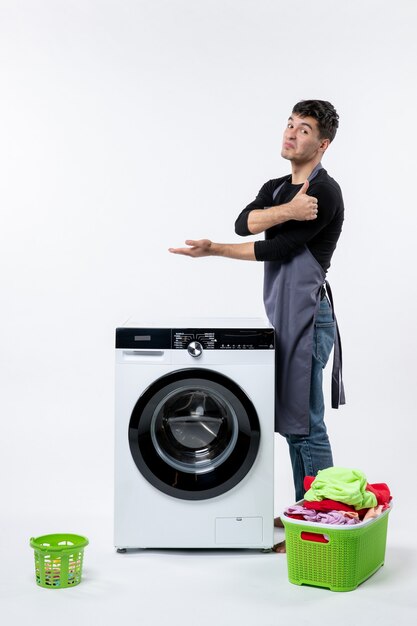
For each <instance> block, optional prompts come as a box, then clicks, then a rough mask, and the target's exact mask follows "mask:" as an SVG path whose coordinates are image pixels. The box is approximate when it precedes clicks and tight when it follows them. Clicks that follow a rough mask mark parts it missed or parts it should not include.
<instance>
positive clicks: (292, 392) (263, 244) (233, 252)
mask: <svg viewBox="0 0 417 626" xmlns="http://www.w3.org/2000/svg"><path fill="white" fill-rule="evenodd" d="M338 119H339V116H338V114H337V113H336V110H335V109H334V107H333V106H332V105H331V104H330V103H329V102H326V101H323V100H304V101H301V102H299V103H298V104H296V105H295V106H294V108H293V110H292V113H291V115H290V117H289V119H288V124H287V127H286V129H285V131H284V136H283V142H282V150H281V156H282V157H283V158H284V159H287V160H288V161H290V163H291V174H290V175H288V176H284V177H282V178H278V179H274V180H270V181H268V182H267V183H265V184H264V185H263V187H262V188H261V190H260V191H259V193H258V195H257V197H256V199H255V200H254V201H253V202H251V203H250V204H249V205H248V206H247V207H246V208H245V209H244V210H243V211H242V212H241V213H240V215H239V216H238V218H237V220H236V224H235V229H236V233H237V234H239V235H243V236H245V235H254V234H258V233H261V232H264V233H265V239H264V240H261V241H256V242H250V243H239V244H223V243H214V242H212V241H210V240H209V239H201V240H198V241H194V240H187V241H186V242H185V243H186V245H187V246H188V247H187V248H170V252H173V253H175V254H184V255H188V256H191V257H202V256H224V257H229V258H233V259H242V260H257V261H263V262H264V263H265V272H264V304H265V310H266V313H267V315H268V318H269V320H270V322H271V323H272V324H273V326H274V327H275V330H276V335H277V346H276V354H277V363H276V365H277V367H276V376H277V384H276V415H275V430H276V431H277V432H279V433H280V434H281V435H283V436H284V437H286V439H287V442H288V445H289V450H290V457H291V463H292V468H293V476H294V485H295V497H296V500H297V501H298V500H301V499H302V498H303V496H304V488H303V480H304V477H305V476H315V475H316V474H317V472H318V471H319V470H320V469H324V468H326V467H330V466H332V465H333V458H332V452H331V447H330V442H329V438H328V436H327V430H326V426H325V423H324V400H323V390H322V375H323V368H324V367H325V365H326V363H327V360H328V358H329V355H330V352H331V350H332V347H333V344H334V341H335V338H336V344H335V362H334V366H333V373H332V379H333V383H334V385H333V389H332V405H333V407H335V408H336V407H338V405H339V403H340V404H343V403H344V392H343V383H342V380H341V359H340V356H341V353H340V345H339V336H338V332H337V328H336V322H335V317H334V313H333V310H332V305H331V303H330V301H329V299H328V297H327V295H326V287H327V290H329V287H328V283H327V282H326V283H325V278H326V272H327V270H328V269H329V267H330V260H331V258H332V255H333V252H334V250H335V248H336V244H337V241H338V239H339V236H340V233H341V230H342V224H343V219H344V206H343V198H342V193H341V191H340V187H339V185H338V184H337V183H336V182H335V181H334V180H333V179H332V178H331V177H330V176H329V175H328V174H327V172H326V170H325V169H324V168H323V167H322V166H321V160H322V157H323V155H324V153H325V152H326V150H327V148H328V147H329V145H330V143H331V142H332V140H333V139H334V137H335V135H336V131H337V128H338V125H339V123H338ZM325 284H326V287H325Z"/></svg>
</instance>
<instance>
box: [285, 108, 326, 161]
mask: <svg viewBox="0 0 417 626" xmlns="http://www.w3.org/2000/svg"><path fill="white" fill-rule="evenodd" d="M329 143H330V142H329V140H328V139H321V138H320V135H319V130H318V123H317V120H315V119H314V117H309V116H307V117H300V116H299V115H297V114H296V113H292V114H291V115H290V117H289V119H288V124H287V128H286V129H285V131H284V136H283V140H282V150H281V156H282V157H283V158H284V159H288V160H289V161H292V162H294V163H298V164H303V163H308V162H310V161H313V160H315V159H316V157H317V156H319V157H320V158H321V156H322V154H323V153H324V152H325V150H326V149H327V147H328V145H329Z"/></svg>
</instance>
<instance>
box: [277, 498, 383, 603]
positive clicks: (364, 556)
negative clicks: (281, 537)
mask: <svg viewBox="0 0 417 626" xmlns="http://www.w3.org/2000/svg"><path fill="white" fill-rule="evenodd" d="M391 508H392V503H391V505H390V508H388V509H386V510H385V511H384V512H383V513H382V514H381V515H380V516H379V517H377V518H375V519H372V520H369V521H367V522H361V523H360V524H356V525H352V526H350V525H345V526H337V525H334V526H333V525H329V524H319V523H317V522H305V521H302V520H296V519H292V518H290V517H287V516H286V515H285V513H284V514H283V515H282V516H281V519H282V521H283V524H284V527H285V541H286V548H287V564H288V579H289V581H290V582H291V583H293V584H295V585H313V586H315V587H326V588H327V589H331V590H332V591H352V590H353V589H356V587H357V586H358V585H360V584H361V583H362V582H364V581H365V580H366V579H367V578H369V577H370V576H372V574H374V573H375V572H376V571H377V570H378V569H379V568H380V567H381V566H382V565H383V564H384V560H385V548H386V541H387V526H388V514H389V512H390V510H391Z"/></svg>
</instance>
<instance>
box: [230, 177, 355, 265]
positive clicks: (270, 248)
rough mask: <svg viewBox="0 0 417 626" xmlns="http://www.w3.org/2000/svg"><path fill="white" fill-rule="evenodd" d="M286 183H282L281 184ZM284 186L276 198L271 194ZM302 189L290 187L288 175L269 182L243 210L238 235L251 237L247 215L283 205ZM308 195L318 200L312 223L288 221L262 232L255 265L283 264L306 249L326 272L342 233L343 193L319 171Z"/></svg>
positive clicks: (236, 223) (237, 227)
mask: <svg viewBox="0 0 417 626" xmlns="http://www.w3.org/2000/svg"><path fill="white" fill-rule="evenodd" d="M284 181H285V182H284ZM282 182H284V185H283V187H282V188H281V190H280V191H279V193H278V195H277V197H276V198H275V199H273V193H274V191H275V189H277V187H279V186H280V184H281V183H282ZM301 187H302V185H293V184H292V183H291V175H290V176H284V177H282V178H276V179H273V180H269V181H268V182H267V183H265V184H264V185H263V186H262V188H261V189H260V191H259V193H258V195H257V197H256V198H255V200H254V201H253V202H251V203H250V204H248V206H247V207H246V208H245V209H243V211H242V212H241V213H240V215H239V216H238V218H237V220H236V222H235V231H236V233H237V234H238V235H242V236H247V235H251V234H252V233H251V232H250V231H249V229H248V215H249V213H250V212H251V211H253V210H254V209H264V208H268V207H270V206H276V205H279V204H286V203H287V202H290V200H292V199H293V198H294V196H295V195H296V194H297V193H298V192H299V191H300V189H301ZM307 193H308V195H310V196H314V197H315V198H317V200H318V214H317V218H316V219H315V220H309V221H297V220H289V221H287V222H284V223H283V224H279V225H277V226H273V227H272V228H268V230H266V231H265V240H261V241H256V242H255V257H256V260H257V261H284V260H286V259H289V258H291V257H293V256H294V255H296V254H297V252H300V251H301V250H303V249H304V246H305V245H307V247H308V249H309V250H310V252H311V253H312V255H313V256H314V257H315V259H316V260H317V261H318V262H319V263H320V265H321V266H322V268H323V269H324V271H325V272H326V271H327V270H328V269H329V267H330V260H331V258H332V255H333V252H334V250H335V248H336V244H337V240H338V239H339V236H340V233H341V231H342V224H343V219H344V205H343V197H342V192H341V190H340V187H339V185H338V184H337V182H336V181H335V180H334V179H333V178H331V177H330V176H329V175H328V173H327V172H326V170H325V169H320V170H319V172H318V173H317V175H316V176H315V177H314V178H313V180H312V181H311V182H310V186H309V188H308V192H307Z"/></svg>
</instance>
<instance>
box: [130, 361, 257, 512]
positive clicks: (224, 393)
mask: <svg viewBox="0 0 417 626" xmlns="http://www.w3.org/2000/svg"><path fill="white" fill-rule="evenodd" d="M259 439H260V426H259V419H258V416H257V413H256V410H255V407H254V405H253V404H252V402H251V401H250V399H249V398H248V396H247V395H246V394H245V393H244V391H243V390H242V389H241V388H240V387H239V386H238V385H237V384H236V383H235V382H234V381H233V380H231V379H230V378H228V377H226V376H224V375H222V374H220V373H219V372H215V371H211V370H206V369H204V370H203V369H186V370H177V371H175V372H173V373H171V374H168V375H166V376H163V377H161V378H159V379H158V380H156V381H155V382H154V383H153V384H152V385H151V386H150V387H149V388H148V389H147V390H146V391H145V392H144V393H143V395H142V396H141V397H140V398H139V400H138V401H137V403H136V405H135V408H134V410H133V412H132V416H131V419H130V424H129V445H130V450H131V453H132V457H133V459H134V461H135V463H136V465H137V467H138V469H139V470H140V472H141V473H142V474H143V476H144V477H145V478H146V479H147V480H148V481H149V482H150V483H151V484H152V485H153V486H154V487H156V488H157V489H159V490H160V491H162V492H164V493H166V494H169V495H170V496H173V497H176V498H181V499H185V500H204V499H208V498H213V497H215V496H218V495H220V494H222V493H225V492H227V491H229V490H230V489H232V488H233V487H235V486H236V485H237V484H238V483H239V482H240V481H241V480H242V479H243V478H244V476H246V474H247V473H248V471H249V470H250V468H251V467H252V465H253V463H254V461H255V458H256V455H257V452H258V449H259Z"/></svg>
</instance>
